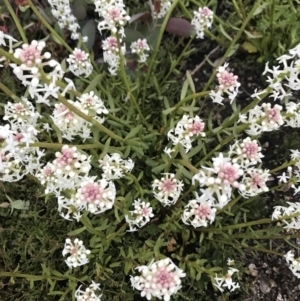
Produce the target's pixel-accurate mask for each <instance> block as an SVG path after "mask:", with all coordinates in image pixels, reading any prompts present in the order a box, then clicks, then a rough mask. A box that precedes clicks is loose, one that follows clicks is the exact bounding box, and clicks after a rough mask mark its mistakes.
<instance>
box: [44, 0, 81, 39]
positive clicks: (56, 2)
mask: <svg viewBox="0 0 300 301" xmlns="http://www.w3.org/2000/svg"><path fill="white" fill-rule="evenodd" d="M48 2H49V4H50V6H51V13H52V15H53V16H54V17H55V18H56V19H57V21H58V25H59V26H60V28H62V29H63V28H65V27H67V28H68V30H70V31H71V39H73V40H78V39H79V34H78V30H79V29H80V26H79V24H78V23H77V20H76V18H75V17H74V15H73V13H72V10H71V7H70V1H69V0H48ZM84 40H86V38H85V39H84Z"/></svg>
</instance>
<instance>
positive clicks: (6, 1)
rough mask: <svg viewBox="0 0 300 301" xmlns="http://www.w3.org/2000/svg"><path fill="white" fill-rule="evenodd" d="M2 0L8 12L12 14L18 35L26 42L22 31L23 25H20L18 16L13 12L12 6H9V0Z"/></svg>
mask: <svg viewBox="0 0 300 301" xmlns="http://www.w3.org/2000/svg"><path fill="white" fill-rule="evenodd" d="M4 2H5V5H6V7H7V9H8V10H9V13H10V14H11V16H12V18H13V20H14V23H15V25H16V26H17V28H18V31H19V34H20V36H21V38H22V40H23V42H24V43H28V40H27V38H26V35H25V33H24V31H23V27H22V25H21V24H20V22H19V18H18V17H17V15H16V14H15V12H14V10H13V8H12V7H11V5H10V3H9V1H8V0H4Z"/></svg>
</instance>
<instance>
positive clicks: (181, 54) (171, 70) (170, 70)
mask: <svg viewBox="0 0 300 301" xmlns="http://www.w3.org/2000/svg"><path fill="white" fill-rule="evenodd" d="M193 40H194V37H191V38H190V39H189V41H188V42H187V44H186V45H185V47H184V49H183V50H182V52H181V53H180V55H179V57H178V58H177V60H176V61H175V62H174V63H173V64H172V66H171V68H170V69H169V72H168V73H167V75H166V76H164V79H163V81H162V83H161V85H160V86H161V87H163V86H164V84H165V82H166V81H167V80H168V78H169V77H170V75H171V74H172V73H173V71H174V69H175V67H176V66H177V65H178V63H179V62H180V61H181V60H182V58H183V56H184V55H185V53H186V51H187V49H188V48H189V47H190V44H191V43H192V41H193Z"/></svg>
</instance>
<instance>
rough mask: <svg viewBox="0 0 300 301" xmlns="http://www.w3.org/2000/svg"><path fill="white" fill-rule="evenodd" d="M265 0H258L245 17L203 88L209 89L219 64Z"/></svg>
mask: <svg viewBox="0 0 300 301" xmlns="http://www.w3.org/2000/svg"><path fill="white" fill-rule="evenodd" d="M262 1H263V0H257V1H256V2H255V4H254V6H253V7H252V9H251V11H250V13H249V14H248V16H247V18H246V19H245V21H244V22H243V24H242V26H241V28H240V29H239V31H238V32H237V34H236V36H235V37H234V38H233V40H232V41H231V42H230V44H229V46H228V48H227V51H226V52H225V54H224V56H223V57H222V59H221V60H220V61H219V63H218V65H217V66H216V68H215V70H214V71H213V73H212V75H211V77H210V78H209V80H208V82H207V83H206V85H205V86H204V88H203V90H207V89H208V87H209V86H210V84H211V82H212V81H213V80H214V79H215V76H216V74H217V69H218V67H219V66H222V65H223V64H224V62H225V60H226V59H227V56H228V55H229V54H230V52H231V51H232V49H233V47H234V46H235V44H236V43H237V41H238V40H239V38H240V37H241V35H242V33H243V32H244V30H245V28H246V26H247V24H248V23H249V22H250V20H251V18H252V17H253V14H254V12H255V11H256V9H257V8H258V6H259V5H260V4H261V2H262Z"/></svg>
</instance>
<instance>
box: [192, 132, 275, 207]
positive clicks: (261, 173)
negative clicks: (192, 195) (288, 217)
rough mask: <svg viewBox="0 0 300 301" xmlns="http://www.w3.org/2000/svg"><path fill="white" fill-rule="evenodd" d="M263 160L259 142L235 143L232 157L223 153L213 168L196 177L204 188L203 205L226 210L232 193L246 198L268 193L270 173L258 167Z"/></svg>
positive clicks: (248, 140) (231, 149) (203, 169)
mask: <svg viewBox="0 0 300 301" xmlns="http://www.w3.org/2000/svg"><path fill="white" fill-rule="evenodd" d="M262 157H263V155H262V154H261V148H260V147H259V146H258V142H257V141H256V140H251V139H250V138H246V139H244V140H242V141H237V142H235V143H234V144H233V145H232V146H231V147H230V151H229V152H228V157H224V156H223V154H222V153H220V154H219V156H218V157H216V158H213V159H212V161H213V166H212V167H205V166H202V169H200V171H199V173H197V174H196V175H194V177H193V183H195V181H197V182H198V183H199V185H200V187H207V188H205V189H200V191H201V196H200V197H199V200H201V202H212V205H213V206H216V207H220V208H223V207H224V206H225V205H226V204H228V202H229V201H230V198H231V195H232V189H237V190H238V192H239V193H240V194H241V195H242V196H243V197H245V198H247V197H249V196H255V195H258V194H259V193H261V192H265V191H268V187H267V186H266V182H267V181H268V179H269V177H270V174H269V171H268V170H263V169H261V168H257V167H255V165H256V164H258V163H260V161H261V160H260V159H261V158H262Z"/></svg>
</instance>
